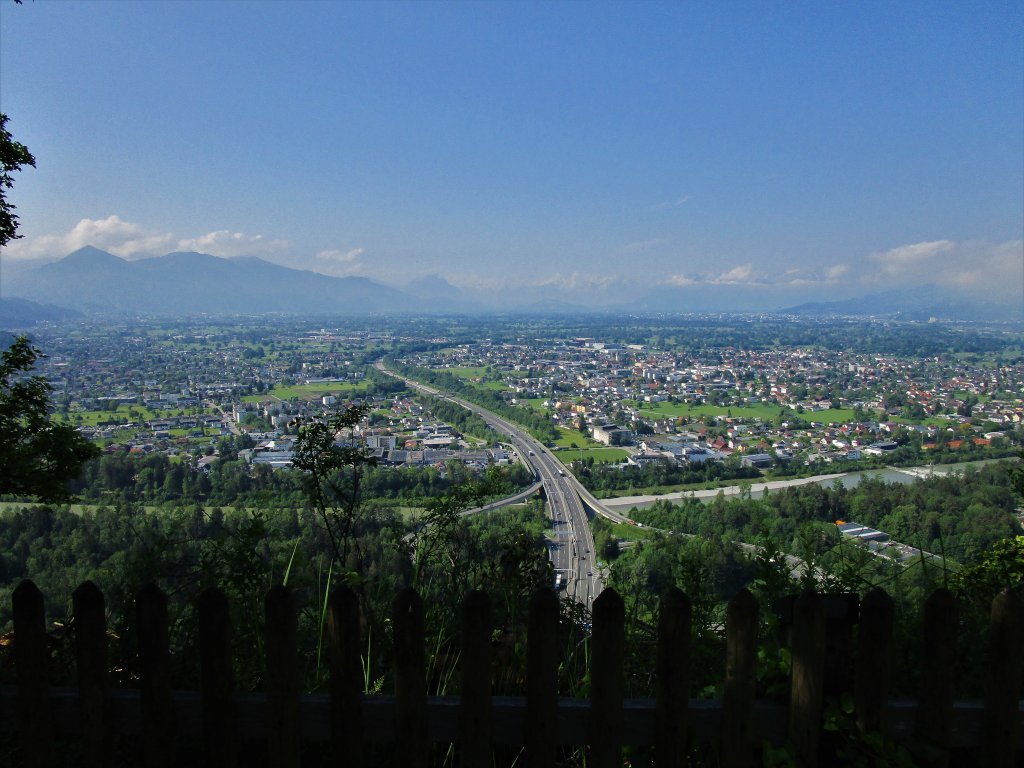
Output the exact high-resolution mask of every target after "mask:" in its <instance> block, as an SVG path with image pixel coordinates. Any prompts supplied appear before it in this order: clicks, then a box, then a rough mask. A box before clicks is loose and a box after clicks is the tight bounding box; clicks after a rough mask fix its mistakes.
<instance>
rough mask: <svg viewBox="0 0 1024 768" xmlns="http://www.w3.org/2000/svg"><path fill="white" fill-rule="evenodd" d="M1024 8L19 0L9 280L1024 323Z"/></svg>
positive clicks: (3, 101)
mask: <svg viewBox="0 0 1024 768" xmlns="http://www.w3.org/2000/svg"><path fill="white" fill-rule="evenodd" d="M1022 9H1024V6H1022V5H1021V4H1020V3H1018V2H1014V3H975V2H972V3H941V2H927V3H877V4H876V3H786V2H775V3H767V2H766V3H754V2H741V3H696V2H694V3H667V4H661V3H639V2H630V3H591V2H586V3H584V2H567V3H529V2H517V3H499V2H486V3H485V2H445V3H428V2H403V3H369V2H346V3H341V2H288V3H286V2H256V3H249V2H224V3H220V2H202V3H199V2H160V0H148V1H147V2H110V3H91V2H90V3H86V2H61V3H53V2H35V3H26V4H25V5H22V6H17V5H13V4H12V3H11V2H9V0H3V3H2V5H0V109H2V110H3V111H4V112H6V113H7V114H9V116H10V123H9V128H10V129H11V130H12V132H13V133H14V134H15V136H16V137H17V138H19V139H20V140H22V141H23V142H25V143H26V144H27V145H28V146H29V148H30V149H31V150H32V151H33V153H34V154H35V155H36V158H37V165H38V167H37V169H28V170H26V171H24V172H22V173H21V174H19V175H18V177H17V179H16V186H15V189H14V190H13V191H12V194H11V199H12V200H13V202H14V203H15V204H16V205H17V206H18V211H19V214H20V216H21V221H22V233H23V234H24V238H23V239H22V240H20V241H18V242H17V243H15V244H12V245H11V246H9V247H8V248H7V249H6V251H5V254H4V257H5V261H6V262H7V263H8V264H15V263H16V262H21V263H28V262H29V261H30V260H40V259H47V258H54V257H59V256H63V255H65V254H66V253H68V252H70V251H71V250H74V248H77V247H79V246H80V245H83V244H86V243H91V244H94V245H96V246H98V247H102V248H105V249H107V250H110V251H112V252H114V253H117V254H118V255H120V256H124V257H128V258H143V257H147V256H154V255H160V254H163V253H166V252H168V251H171V250H200V251H204V252H207V253H213V254H215V255H221V256H237V255H256V256H261V257H263V258H267V259H269V260H271V261H275V262H278V263H281V264H286V265H289V266H296V267H301V268H305V269H314V270H317V271H322V272H325V273H327V274H335V275H349V274H359V275H366V276H369V277H372V278H375V279H378V280H381V281H382V282H388V283H391V284H399V285H400V284H402V283H403V282H405V281H408V280H410V279H414V278H416V277H419V276H423V275H426V274H431V273H436V274H439V275H442V276H444V277H446V278H447V279H449V280H450V281H451V282H453V283H454V284H456V285H460V286H463V287H466V288H469V289H477V290H485V289H486V290H500V291H509V290H512V289H519V288H524V287H531V286H533V287H538V286H540V287H546V288H548V289H551V290H555V289H559V290H564V291H565V292H566V295H573V296H590V297H591V298H595V299H598V298H601V297H605V296H607V295H611V294H617V295H627V294H628V295H640V294H642V293H643V292H644V291H646V290H650V289H654V288H656V287H658V286H666V285H668V286H673V285H674V286H690V287H694V286H696V287H700V286H703V285H709V286H710V285H714V286H715V287H716V289H718V290H722V289H723V288H727V287H728V286H736V287H737V294H736V295H737V296H740V295H741V294H742V295H749V294H748V291H749V289H750V287H751V286H755V287H758V288H759V289H763V291H764V292H765V295H767V294H769V293H771V294H772V295H773V296H776V295H777V296H778V297H779V300H780V301H782V300H783V299H785V300H789V299H790V298H793V299H797V298H805V299H814V298H819V297H825V296H858V295H863V294H865V293H870V292H873V291H877V290H879V289H882V288H893V287H903V286H911V285H915V284H925V283H927V284H936V285H939V286H941V287H943V288H944V289H949V290H954V291H958V292H964V293H966V294H970V295H974V296H983V297H987V298H998V299H1004V300H1008V301H1015V302H1018V303H1019V301H1020V298H1021V295H1022V285H1024V282H1022V281H1024V277H1022V274H1021V272H1022V269H1024V267H1022V263H1024V250H1022V244H1021V238H1022V229H1024V213H1022V211H1024V152H1022V149H1024V74H1022V73H1024V53H1022V51H1024V49H1022V37H1021V34H1020V30H1021V29H1022V28H1024V10H1022ZM741 289H743V290H741ZM726 292H727V291H726Z"/></svg>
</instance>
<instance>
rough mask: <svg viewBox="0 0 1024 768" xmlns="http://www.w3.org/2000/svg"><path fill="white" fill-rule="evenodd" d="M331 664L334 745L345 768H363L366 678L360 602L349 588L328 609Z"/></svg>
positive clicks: (334, 596) (336, 592)
mask: <svg viewBox="0 0 1024 768" xmlns="http://www.w3.org/2000/svg"><path fill="white" fill-rule="evenodd" d="M328 643H329V646H330V663H331V708H330V713H331V719H330V722H331V743H332V744H333V746H334V759H335V761H336V762H337V764H338V765H340V766H344V768H362V765H363V739H364V738H365V734H364V732H363V696H362V691H363V674H362V663H361V661H360V656H359V654H360V650H361V648H362V636H361V633H360V630H359V599H358V598H357V597H356V593H355V592H353V591H352V590H351V589H350V588H349V587H345V586H342V587H337V588H336V589H335V590H334V592H333V593H332V594H331V597H330V603H329V606H328Z"/></svg>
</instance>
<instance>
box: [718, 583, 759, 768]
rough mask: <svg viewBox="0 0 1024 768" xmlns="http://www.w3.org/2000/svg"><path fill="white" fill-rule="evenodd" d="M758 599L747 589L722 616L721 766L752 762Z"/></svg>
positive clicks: (740, 766) (730, 602)
mask: <svg viewBox="0 0 1024 768" xmlns="http://www.w3.org/2000/svg"><path fill="white" fill-rule="evenodd" d="M757 627H758V607H757V600H755V599H754V596H753V595H752V594H750V592H749V591H748V590H746V589H741V590H740V591H739V593H738V594H737V595H736V596H735V597H734V598H733V599H732V600H730V601H729V607H728V609H727V612H726V618H725V689H724V692H723V696H722V743H721V756H722V757H721V762H722V765H723V766H735V767H736V768H744V767H745V766H749V765H751V764H752V763H753V758H754V755H753V743H752V742H753V739H752V735H753V731H754V723H753V718H754V700H755V698H756V696H757Z"/></svg>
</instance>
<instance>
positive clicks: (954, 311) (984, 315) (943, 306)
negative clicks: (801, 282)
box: [779, 286, 1020, 321]
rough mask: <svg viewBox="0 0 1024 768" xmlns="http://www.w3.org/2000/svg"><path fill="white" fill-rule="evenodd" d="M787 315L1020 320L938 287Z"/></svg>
mask: <svg viewBox="0 0 1024 768" xmlns="http://www.w3.org/2000/svg"><path fill="white" fill-rule="evenodd" d="M779 311H780V313H783V314H791V315H815V316H829V315H832V316H836V315H845V316H871V317H888V318H892V319H894V320H917V321H928V320H932V319H935V320H976V321H1000V320H1019V319H1020V310H1019V308H1018V309H1017V311H1016V312H1014V311H1013V310H1012V308H1009V307H1007V306H1005V305H1003V304H984V303H981V302H976V301H969V300H967V299H963V298H957V297H953V296H948V295H945V294H944V293H943V292H942V291H941V290H939V289H938V288H935V287H934V286H920V287H917V288H914V289H908V290H898V291H897V290H894V291H885V292H884V293H877V294H871V295H868V296H864V297H861V298H858V299H845V300H842V301H816V302H809V303H806V304H799V305H797V306H794V307H789V308H787V309H782V310H779Z"/></svg>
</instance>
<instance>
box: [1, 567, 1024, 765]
mask: <svg viewBox="0 0 1024 768" xmlns="http://www.w3.org/2000/svg"><path fill="white" fill-rule="evenodd" d="M1021 605H1022V604H1021V600H1020V596H1019V595H1016V594H1013V593H1010V592H1004V593H1002V594H1001V595H999V596H998V597H997V598H996V599H995V601H994V602H993V605H992V613H991V623H990V636H991V641H990V647H989V649H988V657H989V680H988V685H987V695H986V698H985V700H984V701H959V702H958V701H954V678H955V675H956V670H955V646H956V640H957V625H958V608H957V604H956V601H955V600H954V598H953V596H952V595H951V594H950V593H949V592H948V591H946V590H941V589H940V590H938V591H936V592H935V593H934V594H932V595H931V597H930V598H929V599H928V601H927V604H926V606H925V620H924V626H923V629H922V638H921V642H922V656H921V658H922V664H923V668H922V670H921V673H922V674H921V676H920V678H921V689H920V693H919V698H918V699H917V701H900V700H893V699H890V698H889V696H888V679H889V663H890V662H889V657H890V655H891V654H890V650H891V638H892V631H893V621H894V617H893V606H892V602H891V600H890V598H889V597H888V595H887V594H886V593H885V592H884V591H883V590H881V589H876V590H874V591H872V592H871V593H869V594H868V595H867V596H866V597H865V598H864V599H863V601H859V600H858V599H857V598H856V596H853V595H817V594H814V593H805V594H803V595H800V596H798V597H795V598H793V600H792V601H791V602H790V603H789V607H788V612H789V618H788V620H787V623H788V635H789V638H790V640H789V646H790V652H791V657H792V672H791V681H790V685H791V687H790V695H789V701H788V703H778V702H772V701H765V700H761V701H759V700H758V699H757V698H756V684H757V681H756V659H757V636H758V622H759V616H758V606H757V603H756V601H755V600H754V598H753V597H752V596H751V595H750V593H749V592H747V591H745V590H744V591H742V592H740V593H739V594H738V595H737V596H736V597H735V598H734V599H733V600H732V601H731V602H730V604H729V606H728V611H727V618H726V625H725V634H726V643H725V647H726V665H725V680H724V686H723V696H722V699H721V700H719V701H700V700H692V699H691V698H690V691H689V681H688V674H689V673H688V669H689V663H690V662H689V651H690V637H691V626H690V624H691V609H690V603H689V600H688V599H687V597H686V596H685V595H684V594H683V593H682V592H680V591H679V590H671V591H670V592H669V593H668V594H666V595H665V597H664V598H663V599H662V602H661V607H660V612H659V620H658V627H657V650H656V660H655V665H656V666H655V671H656V674H655V689H654V690H653V691H652V692H651V694H652V695H651V698H649V699H625V698H624V672H623V669H624V657H625V619H624V609H623V602H622V599H621V597H620V596H619V595H618V594H617V593H616V592H615V591H614V590H612V589H606V590H604V592H602V593H601V595H600V596H599V597H598V599H597V600H595V601H594V604H593V617H592V621H593V624H592V636H591V663H590V697H589V699H587V700H582V699H567V698H559V696H558V688H557V680H558V667H559V652H558V648H559V644H558V642H559V641H558V637H557V633H558V621H559V613H560V610H559V602H558V596H557V595H556V594H555V593H554V592H552V591H541V592H538V593H537V594H536V595H534V597H533V599H532V600H531V603H530V606H529V619H528V627H527V631H528V634H527V654H526V655H527V658H526V694H525V696H519V697H515V696H494V695H492V691H491V685H492V682H491V672H492V665H493V657H492V641H491V634H492V629H493V628H492V626H491V619H490V616H491V612H490V605H489V602H488V598H487V596H486V595H485V594H483V593H479V592H471V593H469V594H468V595H467V596H466V598H465V600H464V602H463V605H462V647H461V655H460V661H459V666H460V672H461V685H460V695H458V696H427V683H426V665H425V637H424V610H423V603H422V600H421V598H420V597H419V595H418V594H417V593H416V592H415V591H414V590H412V589H406V590H404V591H402V592H401V593H399V594H398V596H397V597H396V598H395V601H394V604H393V615H392V620H393V629H394V643H395V647H394V666H393V672H394V694H393V695H365V694H364V693H363V687H364V681H363V672H362V666H361V659H360V651H361V649H362V648H364V647H365V646H364V644H363V638H362V637H361V636H360V624H359V605H358V601H357V598H356V596H355V595H354V593H352V592H351V591H350V590H348V589H347V588H341V589H338V590H336V591H335V592H334V593H333V595H332V596H331V599H330V602H329V611H328V614H329V615H328V633H327V634H328V638H329V640H328V642H329V657H330V683H329V692H327V693H319V694H310V693H305V694H303V693H301V692H300V690H299V683H298V681H299V670H298V668H297V667H298V654H297V646H296V642H297V639H296V635H297V615H296V610H295V607H294V605H293V601H292V596H291V594H290V593H289V591H288V590H287V589H285V588H284V587H277V588H275V589H272V590H271V591H270V592H268V593H267V595H266V600H265V626H266V635H265V664H266V666H265V674H264V677H263V683H264V684H263V691H262V692H261V693H237V692H235V690H234V684H233V680H232V655H231V654H232V651H231V642H232V639H231V638H232V635H231V627H230V621H229V618H228V616H229V611H228V604H227V600H226V598H225V597H224V594H223V593H222V592H221V591H220V590H218V589H209V590H207V591H205V592H204V593H203V594H202V595H201V597H200V599H199V603H198V612H199V638H200V639H199V647H198V649H197V651H198V657H199V664H200V680H201V685H200V688H201V690H199V691H174V690H172V687H171V656H170V651H169V647H168V615H167V598H166V596H165V595H164V594H163V593H162V592H161V591H160V590H159V589H158V588H157V587H155V586H148V587H145V588H144V589H143V590H142V591H141V592H140V593H139V595H138V596H137V600H136V619H137V634H138V662H139V664H138V669H139V688H138V689H137V690H120V689H118V690H111V689H110V687H109V684H108V668H107V667H108V662H107V632H106V625H105V607H104V598H103V595H102V594H101V592H100V590H99V589H98V588H97V587H96V586H95V585H94V584H92V583H91V582H86V583H85V584H83V585H82V586H81V587H79V588H78V590H76V592H75V594H74V605H73V611H74V622H73V624H74V653H75V666H76V668H77V676H78V686H77V688H51V687H50V686H49V684H48V670H47V667H48V662H49V658H48V657H49V651H48V647H47V636H46V626H45V614H44V606H43V596H42V594H41V593H40V592H39V590H38V589H37V588H36V586H35V585H34V584H33V583H32V582H31V581H27V580H26V581H23V582H22V583H21V584H20V585H19V587H18V588H17V589H16V590H15V592H14V596H13V607H14V648H13V658H14V664H15V666H16V674H17V677H16V681H17V684H16V686H7V687H4V688H3V689H2V690H0V717H2V720H0V728H5V727H6V728H8V729H9V728H10V727H11V726H12V724H13V727H14V729H15V731H16V736H15V741H16V743H17V744H20V749H16V750H15V751H16V752H18V753H19V754H20V759H21V760H22V762H23V764H24V765H25V766H29V767H31V768H35V766H47V767H49V766H53V765H55V764H57V763H56V760H57V758H58V755H56V754H55V751H56V748H55V746H54V744H55V739H57V738H60V739H63V740H64V741H63V742H62V743H63V744H66V743H67V741H68V740H72V741H73V742H74V743H75V744H76V750H77V752H76V755H77V754H80V755H81V760H80V762H81V763H82V764H85V765H90V766H106V765H110V764H111V742H112V737H113V736H114V734H118V735H121V736H124V735H128V736H131V737H132V738H133V739H135V740H136V741H135V742H133V743H136V744H137V745H138V750H139V754H138V755H137V761H136V762H137V763H138V764H141V765H145V766H160V767H162V766H168V767H169V766H174V765H178V764H179V759H180V758H179V756H178V754H177V747H178V745H179V744H189V743H191V744H194V745H199V746H198V750H199V752H200V753H201V754H202V755H204V759H205V761H206V762H207V764H208V765H211V766H213V765H215V766H222V767H224V768H231V766H234V765H237V764H238V762H239V745H240V744H242V743H243V742H246V743H251V742H252V741H254V740H258V741H260V742H261V743H263V744H265V760H266V764H267V765H269V766H275V767H277V766H281V767H282V768H285V767H287V768H298V766H299V765H301V755H302V747H303V744H308V743H313V742H321V743H324V744H330V745H331V750H330V752H331V755H332V758H331V759H332V760H333V761H334V762H335V763H336V764H338V765H342V766H352V767H354V768H359V767H360V766H362V765H364V764H366V762H367V759H366V755H365V745H366V744H367V743H373V742H376V743H377V744H378V745H379V744H385V745H392V747H391V748H393V750H394V764H395V765H399V766H403V767H405V766H408V767H409V768H425V767H426V766H427V765H428V762H429V761H430V759H431V755H432V754H435V753H436V750H435V751H432V747H434V746H435V745H437V744H438V743H440V744H452V745H455V747H454V748H455V750H456V751H455V753H453V754H456V755H457V756H458V760H459V761H460V762H461V764H462V765H464V766H481V767H488V768H489V767H490V766H492V764H493V761H492V754H493V750H494V748H495V746H496V745H502V746H510V747H511V748H521V749H522V756H521V758H520V760H521V762H519V763H518V764H519V765H526V766H530V768H553V766H555V765H556V760H557V756H558V755H559V749H560V748H562V747H564V746H565V745H577V746H579V745H582V746H583V747H585V748H586V754H587V763H586V764H587V765H588V766H593V768H622V766H623V747H624V746H635V747H645V748H648V749H650V750H652V751H653V763H654V765H656V766H658V768H662V767H663V766H668V767H671V768H677V767H678V766H683V765H685V764H686V761H687V755H688V752H689V751H690V747H691V746H693V745H694V744H697V745H700V746H703V747H704V748H706V749H708V750H710V752H711V753H712V754H714V755H715V758H714V760H715V764H716V765H720V766H749V765H752V764H753V761H754V760H755V757H756V756H757V754H758V749H759V748H760V747H761V745H762V743H763V742H768V743H771V744H776V745H778V744H782V743H788V744H789V745H790V748H791V750H792V754H793V756H794V758H795V762H796V764H798V765H800V766H815V765H817V764H819V762H825V761H826V760H829V759H830V758H822V757H821V756H820V755H819V752H820V744H821V741H822V738H823V727H822V723H823V700H824V697H825V695H826V693H827V692H830V691H832V690H850V691H852V692H853V695H854V700H855V702H856V708H855V712H856V729H857V730H858V731H859V732H860V733H861V734H865V735H867V734H871V733H876V732H880V733H884V734H886V735H887V736H888V737H890V738H892V739H894V740H896V741H899V740H906V739H910V738H914V739H916V740H919V743H927V744H929V745H931V749H930V750H929V754H930V756H929V757H928V762H929V764H930V765H939V766H943V765H950V764H961V763H962V761H963V759H964V756H965V755H968V756H971V757H970V759H971V760H972V762H976V763H978V764H982V765H988V766H993V767H995V766H1000V767H1002V766H1006V767H1007V768H1008V767H1009V766H1012V765H1016V764H1018V763H1017V761H1018V760H1020V759H1021V758H1022V756H1024V754H1022V751H1021V750H1019V749H1018V744H1019V743H1024V742H1021V740H1020V736H1021V731H1022V727H1024V718H1022V714H1024V709H1022V703H1021V684H1022V668H1024V611H1022V607H1021ZM855 626H856V627H857V630H856V631H854V627H855ZM979 652H983V649H982V651H979ZM854 660H855V664H854V663H853V661H854ZM854 669H856V670H857V673H856V674H853V670H854ZM847 686H849V687H847ZM4 724H6V725H4ZM377 754H379V753H377ZM951 754H953V755H956V756H957V757H956V762H955V763H951V762H950V755H951ZM62 762H64V761H62ZM829 764H831V763H829Z"/></svg>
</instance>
